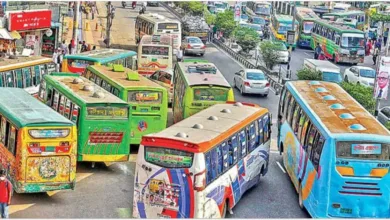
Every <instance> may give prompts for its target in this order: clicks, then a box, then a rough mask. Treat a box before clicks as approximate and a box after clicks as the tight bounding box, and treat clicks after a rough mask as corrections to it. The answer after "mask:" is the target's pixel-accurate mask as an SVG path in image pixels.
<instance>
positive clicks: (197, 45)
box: [181, 36, 206, 56]
mask: <svg viewBox="0 0 390 220" xmlns="http://www.w3.org/2000/svg"><path fill="white" fill-rule="evenodd" d="M181 45H182V47H183V48H184V55H187V54H194V55H197V54H199V55H201V56H203V55H204V54H205V53H206V45H204V43H203V42H202V40H201V39H200V38H199V37H190V36H187V37H185V38H184V40H183V42H182V44H181Z"/></svg>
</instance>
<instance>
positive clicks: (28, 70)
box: [0, 56, 56, 97]
mask: <svg viewBox="0 0 390 220" xmlns="http://www.w3.org/2000/svg"><path fill="white" fill-rule="evenodd" d="M55 70H56V67H55V64H54V62H53V61H52V59H49V58H46V57H40V56H31V57H17V58H16V59H10V58H3V59H2V60H0V87H15V88H22V89H25V90H26V91H27V92H28V93H30V94H31V95H34V96H35V97H36V96H37V94H38V90H39V84H40V82H41V80H42V77H43V75H45V74H49V73H52V72H54V71H55Z"/></svg>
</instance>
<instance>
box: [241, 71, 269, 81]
mask: <svg viewBox="0 0 390 220" xmlns="http://www.w3.org/2000/svg"><path fill="white" fill-rule="evenodd" d="M246 78H247V79H249V80H265V76H264V73H252V72H247V73H246Z"/></svg>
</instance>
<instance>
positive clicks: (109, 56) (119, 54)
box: [61, 48, 137, 74]
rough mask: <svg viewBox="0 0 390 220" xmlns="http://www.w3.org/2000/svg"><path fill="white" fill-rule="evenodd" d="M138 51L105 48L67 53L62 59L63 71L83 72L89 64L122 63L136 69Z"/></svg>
mask: <svg viewBox="0 0 390 220" xmlns="http://www.w3.org/2000/svg"><path fill="white" fill-rule="evenodd" d="M136 60H137V53H136V52H134V51H130V50H121V49H111V48H103V49H97V50H91V51H87V52H83V53H78V54H67V55H65V57H64V60H63V61H62V70H61V71H62V72H68V73H79V74H81V73H83V72H84V71H85V68H86V67H87V66H89V65H105V66H107V65H112V64H120V65H123V66H125V67H127V68H130V69H134V70H135V69H136Z"/></svg>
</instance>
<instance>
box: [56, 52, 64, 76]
mask: <svg viewBox="0 0 390 220" xmlns="http://www.w3.org/2000/svg"><path fill="white" fill-rule="evenodd" d="M64 56H65V51H63V50H60V49H59V52H58V56H57V62H58V67H59V69H58V72H61V70H62V61H63V60H64Z"/></svg>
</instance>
